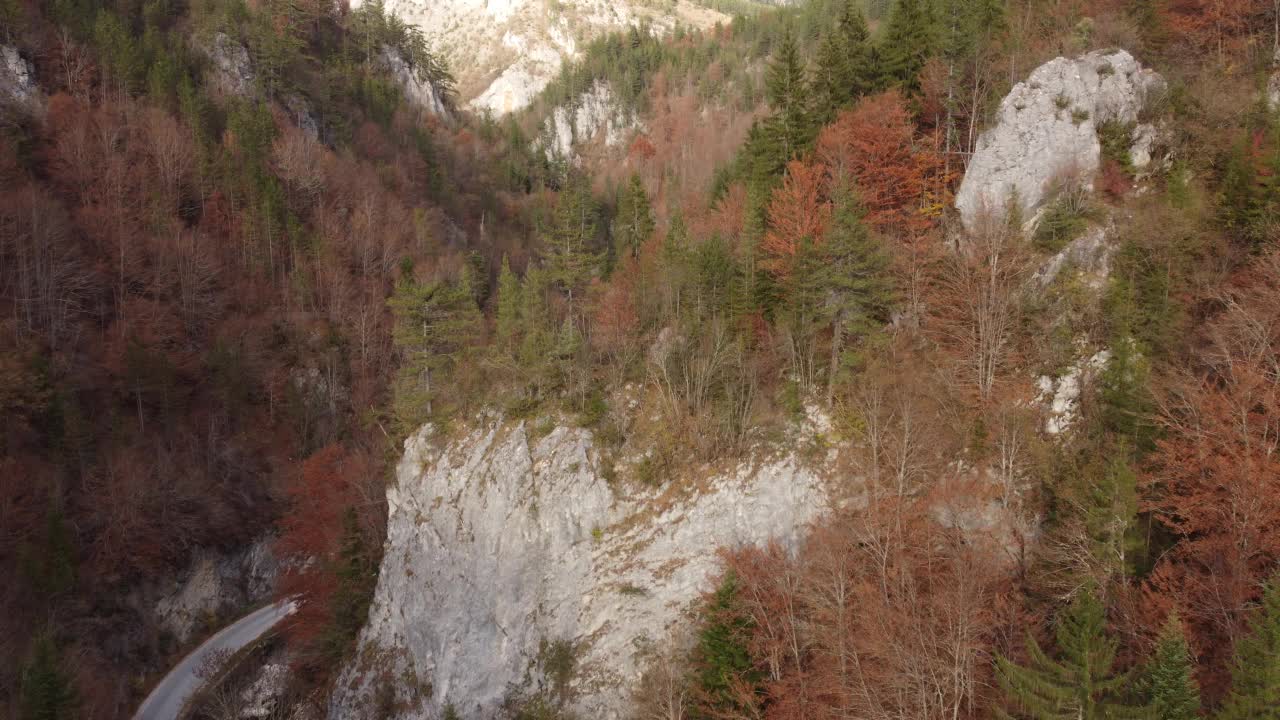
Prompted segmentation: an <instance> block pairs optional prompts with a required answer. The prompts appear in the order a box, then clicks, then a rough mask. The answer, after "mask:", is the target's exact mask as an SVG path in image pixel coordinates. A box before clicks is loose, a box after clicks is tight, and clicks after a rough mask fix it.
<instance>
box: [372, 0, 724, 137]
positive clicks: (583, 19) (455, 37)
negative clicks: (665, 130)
mask: <svg viewBox="0 0 1280 720" xmlns="http://www.w3.org/2000/svg"><path fill="white" fill-rule="evenodd" d="M359 4H360V2H359V0H352V2H351V5H352V6H358V5H359ZM386 9H387V10H388V11H389V12H392V13H394V14H395V15H397V16H399V17H400V18H401V19H402V20H404V21H405V22H407V23H409V24H410V25H414V26H416V27H418V28H419V29H420V30H422V32H423V34H424V35H425V36H426V38H427V41H428V42H429V43H430V44H431V47H432V49H433V50H434V51H436V52H438V53H439V54H440V56H441V57H442V58H443V59H444V61H445V63H446V64H447V65H448V66H449V68H450V70H451V71H452V72H453V74H454V75H455V76H456V77H457V79H458V91H459V98H460V100H461V101H462V102H464V103H469V104H470V106H471V107H472V108H473V109H475V110H477V111H480V112H489V113H492V114H494V115H503V114H506V113H510V112H515V111H517V110H520V109H522V108H524V107H526V106H528V105H529V103H531V102H532V101H533V99H534V98H535V97H537V95H538V93H540V92H541V91H542V89H543V88H545V87H546V86H547V84H548V83H550V82H551V81H552V80H553V79H555V77H556V76H557V75H558V74H559V72H560V67H561V65H562V64H563V63H564V61H565V60H567V59H571V58H574V57H577V55H578V53H579V52H580V51H581V50H582V44H583V43H585V42H587V41H590V40H591V39H593V38H596V37H599V36H601V35H603V34H605V33H607V32H609V31H612V30H617V29H621V28H626V27H628V26H633V25H640V24H647V25H648V26H650V27H651V28H653V29H654V30H655V31H656V32H664V31H666V30H668V29H670V28H673V27H675V25H676V24H677V23H680V24H683V25H684V26H686V27H699V28H709V27H712V26H713V25H715V23H716V22H724V23H727V22H728V21H729V19H730V18H728V17H727V16H725V15H724V14H722V13H719V12H716V11H713V10H709V9H707V8H705V7H700V6H698V5H694V4H693V3H691V2H689V1H688V0H677V2H674V3H648V2H614V1H613V0H386Z"/></svg>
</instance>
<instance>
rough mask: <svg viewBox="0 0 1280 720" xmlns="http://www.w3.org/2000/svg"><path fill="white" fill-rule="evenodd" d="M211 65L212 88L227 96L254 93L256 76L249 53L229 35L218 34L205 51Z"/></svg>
mask: <svg viewBox="0 0 1280 720" xmlns="http://www.w3.org/2000/svg"><path fill="white" fill-rule="evenodd" d="M205 53H206V54H207V55H208V56H209V61H210V62H211V63H212V68H211V69H212V71H213V77H212V81H213V86H214V87H215V88H217V89H218V90H219V91H221V92H223V93H226V94H228V95H248V94H250V93H252V92H253V91H254V87H255V85H254V83H255V81H256V75H255V74H254V72H253V62H252V61H251V60H250V59H249V51H248V49H246V48H245V46H244V45H242V44H240V43H239V42H237V41H236V40H235V39H234V38H232V37H231V36H230V35H228V34H226V33H224V32H219V33H215V34H214V36H213V41H212V42H211V43H210V44H209V46H208V47H207V48H206V49H205Z"/></svg>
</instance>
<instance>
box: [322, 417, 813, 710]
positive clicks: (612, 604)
mask: <svg viewBox="0 0 1280 720" xmlns="http://www.w3.org/2000/svg"><path fill="white" fill-rule="evenodd" d="M666 487H668V488H683V489H687V492H683V491H682V494H681V495H680V496H678V497H672V496H668V495H664V494H663V492H662V491H659V490H652V491H646V492H637V493H634V494H632V493H631V492H629V491H628V490H624V489H622V484H611V483H609V482H607V481H606V480H605V479H604V477H603V475H602V467H601V457H600V453H599V451H598V450H597V447H596V442H595V439H594V438H593V436H592V433H591V432H590V431H588V430H583V429H575V428H567V427H556V428H554V429H553V430H551V431H550V433H548V434H547V435H546V436H544V437H535V436H534V435H533V433H532V431H531V430H530V428H529V426H528V425H526V424H525V423H523V422H519V423H508V422H503V421H501V420H496V419H494V420H490V421H488V422H486V423H485V424H484V425H483V426H481V427H478V428H476V429H473V430H471V431H469V432H466V433H463V434H461V435H460V436H458V437H453V438H448V439H444V438H438V437H436V436H435V435H434V431H433V429H432V428H431V427H430V426H428V427H424V428H423V429H422V430H421V431H419V432H418V433H417V434H416V435H414V436H413V437H411V438H409V439H408V440H407V441H406V443H405V454H404V457H403V459H402V460H401V462H400V465H399V467H398V469H397V480H396V484H395V486H394V487H392V488H391V489H390V490H389V491H388V494H387V501H388V506H389V508H388V509H389V519H388V530H387V544H386V556H385V558H384V560H383V565H382V571H381V575H380V577H379V581H378V587H377V591H376V595H375V598H374V604H373V609H372V611H371V613H370V618H369V624H368V626H367V627H366V629H365V631H364V633H363V635H362V638H361V643H360V644H361V648H362V658H360V660H358V661H357V663H356V664H355V665H354V666H353V667H351V668H349V669H348V670H347V671H346V672H345V673H344V675H343V677H342V679H341V681H340V683H339V685H340V686H339V688H338V690H337V692H336V693H335V695H334V700H333V703H332V706H331V709H330V710H331V712H330V716H331V717H357V716H358V713H357V710H358V708H359V707H360V706H361V705H363V704H365V703H369V702H372V701H373V697H374V694H375V691H376V689H377V687H378V675H379V673H382V674H383V676H384V677H389V678H392V679H394V680H395V682H394V685H395V686H396V688H397V690H396V692H397V693H399V694H400V699H401V701H402V702H404V703H405V704H406V706H407V707H409V708H411V709H412V710H411V712H409V713H407V715H409V716H412V717H436V716H438V715H437V713H438V712H439V711H440V709H441V708H443V707H444V706H445V705H446V704H452V705H453V706H454V707H455V708H456V709H457V710H458V711H459V712H461V713H462V714H463V716H464V717H482V716H486V714H487V713H488V712H489V711H492V710H494V709H496V708H497V707H499V706H500V705H501V703H502V701H503V699H504V698H506V697H507V696H508V694H509V693H511V692H512V691H519V690H521V689H526V690H527V689H530V688H532V687H534V686H536V685H537V684H538V682H539V681H540V678H539V675H540V673H539V667H538V666H539V654H540V650H541V649H544V648H546V647H548V645H549V644H552V643H556V642H564V641H567V642H569V643H571V644H572V645H573V647H574V648H575V654H576V656H577V672H576V673H575V679H574V682H573V691H574V693H573V694H574V700H573V705H574V706H575V708H576V709H577V710H578V711H579V712H580V713H581V714H582V717H591V718H616V717H621V716H622V714H623V709H624V706H625V703H626V701H627V699H628V697H627V694H626V688H628V687H631V686H633V685H634V681H635V680H636V679H637V678H638V677H639V674H640V672H641V671H642V669H643V665H644V661H645V658H646V655H647V653H648V652H650V651H651V649H652V648H653V647H654V646H655V645H656V644H658V643H660V642H662V641H663V640H664V639H665V638H666V636H667V635H668V633H669V631H670V630H671V629H672V627H673V626H675V625H676V624H678V623H680V622H681V621H682V619H684V618H685V617H686V612H687V611H688V610H689V609H690V607H691V604H692V603H693V602H694V601H695V600H696V599H697V597H698V596H699V594H700V593H701V592H703V591H705V590H708V589H709V581H708V579H709V575H711V574H712V573H713V572H714V568H715V564H716V554H715V549H716V548H718V547H722V546H734V545H738V544H741V543H761V542H765V541H767V540H769V539H772V538H778V539H780V540H782V541H784V542H794V541H795V540H796V539H797V538H798V535H799V533H800V531H801V530H802V528H803V527H804V526H805V525H806V524H807V523H808V522H809V521H810V520H811V519H813V518H814V517H815V516H816V515H817V514H818V513H820V512H821V511H822V510H823V509H824V508H825V507H826V506H827V498H828V496H829V493H828V492H827V489H828V488H827V481H825V480H824V479H823V478H821V477H820V476H819V475H818V474H817V473H816V472H814V471H813V470H811V469H809V468H807V467H806V466H805V464H804V463H803V462H802V461H801V460H800V459H799V458H798V457H796V456H795V455H792V454H786V453H783V454H779V455H774V456H770V457H761V458H756V459H754V460H752V461H749V462H743V463H741V464H739V465H736V466H733V467H729V468H724V469H723V470H721V471H715V470H711V471H708V473H707V474H706V476H705V477H697V478H693V477H685V478H673V479H671V480H670V481H669V482H668V483H667V485H666ZM428 683H429V685H430V694H429V697H428V696H427V693H426V692H424V689H425V688H426V687H427V684H428ZM415 696H416V697H415Z"/></svg>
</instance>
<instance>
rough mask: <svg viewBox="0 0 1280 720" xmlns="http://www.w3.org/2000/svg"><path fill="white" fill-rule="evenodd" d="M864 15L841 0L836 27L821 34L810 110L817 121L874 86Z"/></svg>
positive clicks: (850, 0) (850, 1) (828, 117)
mask: <svg viewBox="0 0 1280 720" xmlns="http://www.w3.org/2000/svg"><path fill="white" fill-rule="evenodd" d="M868 35H869V33H868V31H867V21H866V18H864V17H863V16H862V11H861V10H860V9H859V8H858V7H857V6H856V5H854V3H853V0H845V3H844V5H843V6H842V7H841V11H840V17H839V19H838V20H837V21H836V26H835V28H833V29H832V30H831V31H830V32H827V33H826V34H825V35H823V36H822V42H821V44H820V45H819V46H818V55H817V58H816V60H815V65H816V69H815V70H814V73H813V96H814V100H813V102H814V106H815V107H814V112H815V114H816V115H817V116H818V119H819V120H820V121H821V124H825V123H827V122H830V121H831V119H832V118H834V117H835V115H836V113H837V112H838V111H839V110H840V108H842V107H844V106H846V105H848V104H849V103H851V102H852V101H853V100H855V99H857V98H858V97H860V96H862V95H865V94H866V93H868V92H870V91H871V90H872V88H873V86H874V83H875V78H874V76H873V72H874V68H873V67H872V66H871V57H870V53H869V50H870V47H869V45H868V41H867V38H868Z"/></svg>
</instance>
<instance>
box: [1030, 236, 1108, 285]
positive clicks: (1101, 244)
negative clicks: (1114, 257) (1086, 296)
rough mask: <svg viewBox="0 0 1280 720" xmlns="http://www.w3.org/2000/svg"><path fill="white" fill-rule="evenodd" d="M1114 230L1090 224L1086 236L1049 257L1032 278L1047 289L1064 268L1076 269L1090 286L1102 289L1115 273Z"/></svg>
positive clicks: (1073, 241)
mask: <svg viewBox="0 0 1280 720" xmlns="http://www.w3.org/2000/svg"><path fill="white" fill-rule="evenodd" d="M1111 230H1112V227H1111V226H1110V225H1092V226H1090V227H1089V229H1088V230H1086V231H1085V232H1084V234H1083V235H1081V236H1080V237H1078V238H1076V239H1075V240H1072V241H1071V242H1069V243H1067V246H1066V247H1064V248H1062V250H1060V251H1058V252H1057V253H1056V254H1054V255H1053V257H1051V258H1049V259H1048V260H1046V261H1045V263H1044V264H1043V265H1041V266H1040V268H1039V269H1038V270H1036V272H1035V274H1034V275H1032V277H1031V279H1032V281H1034V282H1035V283H1036V285H1038V286H1039V287H1041V288H1045V287H1048V286H1049V284H1050V283H1052V282H1053V281H1054V280H1055V279H1057V277H1058V275H1059V274H1060V273H1061V272H1062V271H1063V270H1065V269H1067V268H1073V269H1075V270H1076V271H1077V272H1079V273H1080V277H1081V279H1082V280H1083V281H1084V283H1085V286H1086V287H1088V288H1090V289H1092V290H1095V291H1101V290H1102V288H1103V287H1104V286H1105V285H1106V282H1107V278H1108V277H1109V276H1110V274H1111V250H1112V248H1111V244H1110V243H1109V242H1108V239H1109V236H1110V234H1111Z"/></svg>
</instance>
